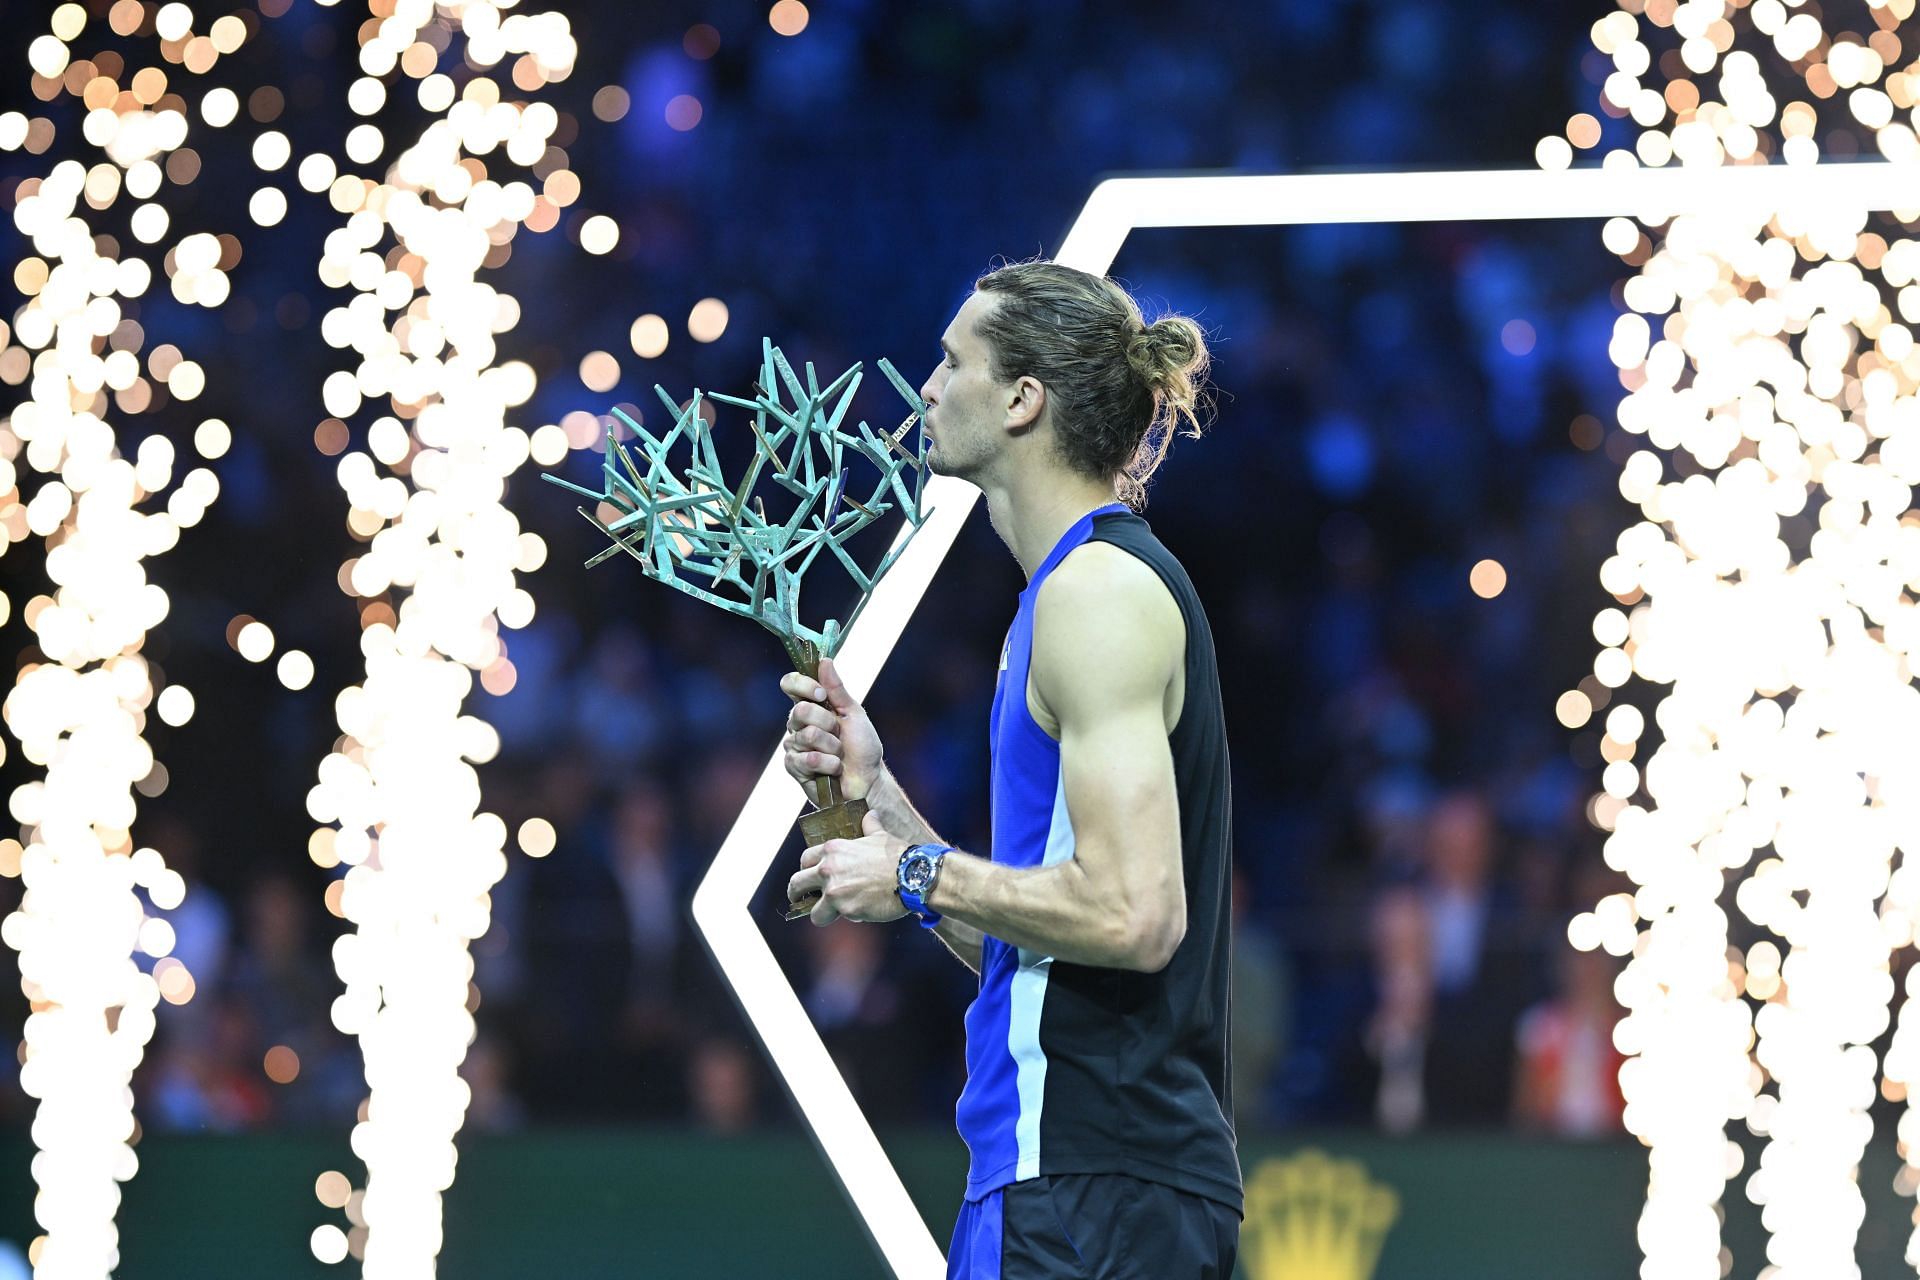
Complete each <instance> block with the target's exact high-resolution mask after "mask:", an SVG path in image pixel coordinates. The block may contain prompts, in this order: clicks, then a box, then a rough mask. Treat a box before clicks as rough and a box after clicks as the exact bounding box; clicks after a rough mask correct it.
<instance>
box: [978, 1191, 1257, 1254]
mask: <svg viewBox="0 0 1920 1280" xmlns="http://www.w3.org/2000/svg"><path fill="white" fill-rule="evenodd" d="M1239 1245H1240V1215H1239V1214H1237V1213H1235V1212H1234V1211H1233V1210H1232V1209H1231V1208H1229V1207H1228V1206H1226V1205H1224V1204H1221V1203H1220V1202H1219V1201H1217V1200H1209V1199H1207V1198H1206V1197H1204V1196H1196V1195H1191V1194H1189V1193H1187V1192H1185V1191H1176V1190H1175V1189H1174V1188H1172V1187H1169V1186H1164V1185H1162V1184H1161V1183H1158V1182H1147V1181H1144V1180H1142V1179H1140V1178H1134V1177H1129V1176H1128V1175H1127V1174H1124V1173H1068V1174H1055V1175H1054V1176H1052V1177H1046V1178H1029V1179H1028V1180H1027V1181H1025V1182H1014V1183H1010V1184H1008V1185H1007V1186H1004V1187H1002V1188H1000V1189H999V1190H998V1191H994V1192H990V1193H988V1194H987V1195H985V1196H983V1197H981V1198H980V1199H978V1200H969V1201H968V1202H966V1203H965V1204H963V1205H961V1206H960V1220H959V1221H958V1222H956V1223H955V1224H954V1228H953V1247H952V1249H951V1250H950V1251H949V1252H948V1254H947V1277H948V1280H1229V1277H1231V1276H1232V1275H1233V1260H1234V1255H1235V1253H1236V1252H1237V1251H1238V1249H1239Z"/></svg>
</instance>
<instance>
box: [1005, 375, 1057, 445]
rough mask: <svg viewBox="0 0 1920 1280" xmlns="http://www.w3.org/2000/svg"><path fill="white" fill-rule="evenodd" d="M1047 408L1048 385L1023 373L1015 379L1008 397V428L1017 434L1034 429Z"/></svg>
mask: <svg viewBox="0 0 1920 1280" xmlns="http://www.w3.org/2000/svg"><path fill="white" fill-rule="evenodd" d="M1046 408H1047V389H1046V387H1045V386H1044V385H1042V383H1041V382H1040V380H1039V379H1038V378H1035V377H1033V376H1031V375H1029V374H1022V375H1021V376H1020V377H1018V378H1016V379H1015V380H1014V383H1013V391H1012V393H1011V394H1010V395H1009V396H1008V397H1007V430H1008V431H1011V432H1013V433H1015V434H1016V435H1017V434H1022V433H1024V432H1027V431H1031V430H1033V428H1035V427H1037V426H1039V425H1040V415H1041V414H1042V413H1044V412H1046Z"/></svg>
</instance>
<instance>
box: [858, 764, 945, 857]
mask: <svg viewBox="0 0 1920 1280" xmlns="http://www.w3.org/2000/svg"><path fill="white" fill-rule="evenodd" d="M866 799H867V808H868V809H870V810H872V811H873V812H874V813H876V814H878V815H879V816H880V825H881V826H883V827H885V828H886V829H887V830H889V831H891V832H892V833H893V834H894V835H896V836H899V837H900V838H901V839H902V840H905V841H906V842H907V843H909V844H945V843H946V841H944V840H942V839H941V838H940V837H939V835H937V834H936V833H935V832H934V829H933V828H932V827H930V826H928V825H927V820H926V819H925V818H923V817H921V816H920V811H919V810H918V809H915V808H914V807H913V801H911V800H909V799H907V793H906V791H905V790H903V789H902V788H901V786H900V783H899V781H898V780H897V779H895V778H894V776H893V771H892V770H891V769H882V770H881V771H880V777H879V779H878V780H877V781H876V782H875V783H874V784H873V788H872V789H871V790H870V791H868V792H867V797H866Z"/></svg>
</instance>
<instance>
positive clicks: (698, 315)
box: [687, 298, 727, 342]
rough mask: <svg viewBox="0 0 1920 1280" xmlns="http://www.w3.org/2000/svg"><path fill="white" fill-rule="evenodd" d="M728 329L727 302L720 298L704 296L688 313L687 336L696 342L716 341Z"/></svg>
mask: <svg viewBox="0 0 1920 1280" xmlns="http://www.w3.org/2000/svg"><path fill="white" fill-rule="evenodd" d="M726 331H727V304H726V303H724V302H722V301H720V299H718V298H702V299H700V301H698V302H696V303H694V304H693V310H692V311H691V312H689V313H688V314H687V336H688V337H690V338H692V339H693V340H694V341H695V342H716V341H718V340H719V338H720V335H721V334H723V333H725V332H726Z"/></svg>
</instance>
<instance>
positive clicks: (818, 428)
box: [545, 339, 928, 918]
mask: <svg viewBox="0 0 1920 1280" xmlns="http://www.w3.org/2000/svg"><path fill="white" fill-rule="evenodd" d="M878 363H879V366H880V371H881V372H882V373H884V374H886V376H887V380H888V381H890V382H891V383H893V386H894V389H895V390H897V391H898V392H899V393H900V395H901V396H902V397H903V398H904V399H905V400H906V402H907V405H908V407H909V409H910V412H909V413H908V414H907V417H906V420H905V421H904V422H902V423H901V424H900V425H899V426H898V427H897V428H895V429H894V430H893V431H892V432H884V431H875V430H873V429H872V428H871V427H869V426H868V425H867V424H866V423H865V422H861V423H860V424H858V426H857V427H856V428H855V429H854V430H853V431H847V430H844V429H843V428H842V426H841V423H842V422H843V421H844V419H845V418H846V414H847V409H848V407H849V406H850V405H851V404H852V403H853V395H854V392H855V391H857V390H858V389H859V387H860V379H861V371H860V366H859V365H858V364H856V365H854V366H853V368H851V369H848V370H847V371H846V372H845V373H843V374H841V375H840V376H839V377H837V378H835V379H834V380H833V381H832V382H831V383H829V384H828V385H827V386H825V387H822V386H821V385H820V383H819V380H818V379H817V378H816V376H815V374H814V369H813V364H812V363H811V362H808V364H807V365H806V380H805V382H802V381H801V379H800V377H799V375H797V374H796V373H795V372H794V370H793V367H792V366H791V365H790V364H788V362H787V358H786V357H785V356H784V355H782V354H781V352H780V348H778V347H776V346H774V345H773V343H772V342H771V341H770V340H765V339H763V340H762V342H761V363H760V376H759V378H758V379H757V380H756V381H755V382H754V387H753V390H754V396H753V399H751V400H746V399H741V398H738V397H735V396H726V395H721V394H719V393H717V392H714V393H709V394H707V395H705V397H704V398H706V399H711V400H715V401H718V402H719V403H721V404H727V405H734V406H737V407H739V408H742V409H748V410H751V411H752V414H753V417H752V419H751V422H750V424H749V425H750V426H751V427H752V429H753V437H754V453H753V459H752V461H751V462H749V463H748V464H747V467H746V471H745V474H744V475H743V476H742V477H741V480H740V483H739V484H738V485H732V484H728V483H727V481H726V479H725V477H724V476H723V475H722V472H721V465H720V457H719V453H718V452H717V451H716V449H715V448H714V441H713V423H712V422H710V421H709V420H708V418H707V417H706V416H705V415H704V414H703V413H702V403H701V402H702V399H703V393H702V392H700V391H699V390H698V389H695V391H694V393H693V398H692V399H691V400H689V401H688V402H687V403H686V405H685V406H684V407H682V406H678V405H676V404H675V403H674V401H673V398H672V397H671V396H669V395H668V394H667V392H666V390H665V388H662V387H658V386H656V387H655V388H654V391H655V393H656V394H657V395H658V396H659V397H660V400H661V402H662V403H663V404H665V405H666V407H667V412H668V414H670V415H671V416H672V418H673V427H672V429H671V430H669V431H667V432H666V434H664V435H662V436H655V435H653V434H652V433H651V432H649V431H647V429H646V428H644V427H642V426H641V425H640V423H638V422H636V421H635V420H634V419H633V418H631V417H629V416H628V415H627V414H626V413H624V412H622V411H621V410H619V409H615V410H614V411H613V413H614V416H615V417H617V418H619V419H620V421H622V422H624V423H625V424H626V425H627V426H628V427H629V428H631V429H632V431H633V434H634V438H635V443H636V444H637V445H638V446H639V451H640V453H641V454H642V460H641V462H640V463H636V461H635V458H634V455H633V452H632V451H631V450H630V449H629V448H628V447H627V446H626V445H625V444H623V443H621V442H620V441H619V440H618V439H617V438H616V437H615V435H614V433H613V431H612V430H611V429H609V431H608V432H607V456H606V461H605V463H604V464H603V465H602V467H601V479H602V485H603V487H602V489H601V491H600V492H598V493H596V492H594V491H593V490H591V489H587V488H584V487H582V486H580V485H577V484H572V483H570V482H568V481H566V480H562V479H561V478H560V477H559V476H556V475H552V474H546V475H545V478H546V479H547V480H550V481H552V482H553V483H554V484H557V485H559V486H560V487H561V488H563V489H570V490H572V491H573V492H574V493H577V494H579V495H581V496H582V497H585V498H590V499H592V500H593V501H594V503H595V509H593V510H589V509H588V508H585V507H581V508H579V511H580V514H581V515H583V516H585V517H586V518H587V520H588V521H590V522H591V523H592V524H593V526H594V527H595V528H596V529H598V530H600V532H601V533H603V534H605V535H606V536H607V537H608V538H609V539H611V541H612V544H613V545H611V546H609V547H607V548H606V549H605V550H603V551H601V552H599V553H598V554H597V555H594V556H593V557H591V558H590V559H588V560H587V562H586V566H587V568H589V569H591V568H592V567H593V566H595V565H597V564H600V563H602V562H603V561H606V560H609V559H612V558H613V557H614V556H617V555H619V554H620V553H621V552H623V551H624V552H626V553H627V554H628V555H630V556H632V557H633V558H634V559H635V560H638V561H639V562H640V568H641V570H642V571H643V572H645V574H646V575H647V576H648V577H649V578H652V579H654V580H655V581H657V582H663V583H666V584H667V585H668V586H671V587H674V588H676V589H677V590H680V591H684V592H686V593H687V594H688V595H690V596H693V597H695V598H696V599H700V600H705V601H706V602H707V603H708V604H712V605H717V606H719V607H720V608H722V609H725V610H726V611H727V612H729V613H737V614H740V615H741V616H743V617H748V618H752V619H753V620H754V621H755V622H758V623H759V624H760V625H761V626H763V627H765V628H766V629H767V630H769V631H771V632H773V634H774V635H776V636H778V637H780V642H781V643H782V644H783V645H785V646H786V650H787V656H788V657H789V658H791V659H792V661H793V669H794V670H796V671H799V672H802V673H803V674H805V675H807V676H809V677H812V678H815V679H817V678H819V674H820V659H821V658H822V657H828V658H831V657H833V656H834V655H835V654H836V653H837V652H838V651H839V647H840V642H841V641H842V640H843V639H844V638H845V637H846V634H847V631H848V629H849V628H851V627H852V626H853V624H854V622H855V620H856V619H858V618H859V616H860V611H861V610H862V609H864V608H865V607H866V604H867V601H869V600H871V599H872V598H873V590H874V586H875V584H877V583H878V582H879V581H880V578H881V575H883V574H884V573H886V571H887V570H888V569H890V568H892V567H893V564H894V562H895V561H896V560H898V559H899V558H900V555H901V553H902V552H904V551H905V550H906V548H907V543H908V542H910V541H912V538H913V535H914V534H916V533H918V532H919V531H920V527H921V525H922V524H924V523H925V521H926V518H927V514H928V513H927V511H926V510H925V509H924V508H923V507H922V505H921V492H922V488H923V486H924V482H925V479H926V473H927V463H926V442H925V439H924V438H922V439H921V440H920V441H919V442H918V447H917V449H916V450H914V451H909V450H908V448H907V446H906V445H904V444H903V443H902V440H903V439H904V438H905V437H906V435H907V433H908V432H909V431H911V430H912V429H913V428H914V427H915V426H916V425H918V423H919V421H920V417H921V415H922V414H923V413H924V412H925V411H926V405H925V403H924V402H922V401H921V399H920V397H919V395H918V394H917V393H916V392H915V391H914V390H913V388H912V387H910V386H908V385H907V382H906V380H905V379H903V378H902V377H901V376H900V374H899V372H898V371H897V370H895V369H894V367H893V366H892V365H891V364H889V363H888V362H887V361H885V360H881V361H879V362H878ZM782 391H784V392H785V393H786V397H787V398H786V400H785V401H784V402H783V400H782V397H781V393H782ZM682 445H684V446H685V457H686V459H687V461H686V464H685V465H684V466H676V464H675V463H674V461H673V460H672V455H673V452H674V450H675V449H676V447H678V446H682ZM848 454H857V455H859V456H860V457H861V458H864V459H865V460H866V462H867V463H869V464H871V467H872V469H873V470H874V471H875V472H877V473H878V479H877V480H876V481H875V483H874V484H873V486H872V488H871V490H870V491H869V492H868V496H867V499H866V501H864V502H862V501H860V500H859V499H857V498H855V497H854V496H853V494H852V492H850V491H849V487H848V486H849V479H850V474H851V468H850V467H849V466H847V465H846V463H847V461H848V459H847V455H848ZM908 470H911V471H912V473H913V482H912V486H911V492H909V487H908V484H907V482H906V478H905V474H904V473H905V472H907V471H908ZM769 471H770V472H771V479H772V482H773V484H775V485H777V486H778V487H779V488H780V489H783V490H785V491H786V492H787V493H788V494H791V495H792V496H793V499H794V500H795V501H794V505H793V508H792V510H791V511H790V512H788V513H787V514H785V515H784V516H782V515H781V514H780V513H779V512H778V511H776V512H775V513H774V514H773V515H772V516H769V515H768V512H767V509H766V504H765V501H764V500H763V498H762V497H760V496H757V495H755V494H754V492H753V490H754V486H755V485H756V484H757V483H759V482H760V481H761V479H762V478H763V475H765V474H766V473H768V472H769ZM888 494H891V495H892V496H893V497H894V498H896V499H897V500H898V503H899V506H900V511H901V514H903V515H904V516H905V517H906V520H907V523H908V525H909V526H910V527H909V529H908V531H907V536H906V538H903V539H901V541H900V543H899V545H898V546H896V547H894V548H893V549H892V550H891V551H889V552H888V553H887V555H886V557H885V558H884V559H883V560H881V562H880V564H879V566H878V567H877V568H875V569H874V570H873V572H872V573H867V572H866V571H865V570H863V569H862V568H861V567H860V565H859V563H858V562H856V561H855V560H854V558H853V557H852V555H850V554H849V553H848V551H847V546H846V544H847V542H848V541H849V540H850V539H851V538H853V537H854V535H856V534H858V533H859V532H861V531H862V530H863V529H865V528H867V526H869V525H871V524H873V523H874V522H875V521H876V520H879V519H880V518H881V517H882V516H884V515H886V514H887V512H889V511H891V510H892V509H893V504H892V503H890V502H888V501H887V495H888ZM601 504H604V505H605V506H606V507H611V508H612V509H613V510H614V512H616V513H617V514H615V515H614V516H613V517H612V518H609V519H603V518H602V515H601V514H600V508H601ZM822 552H826V553H828V554H829V555H831V557H832V558H833V559H835V560H837V561H839V563H840V564H841V566H842V567H843V568H845V569H846V571H847V573H848V575H849V576H851V577H852V579H853V581H854V585H855V586H857V587H858V588H859V589H860V595H859V599H858V600H857V601H856V602H855V603H854V607H853V609H852V611H851V612H849V613H848V615H847V618H846V621H844V622H841V621H839V620H837V619H833V618H829V619H827V620H826V622H825V623H824V624H822V626H821V627H820V629H819V630H817V631H816V630H814V629H813V628H811V627H809V626H807V625H806V624H805V623H804V622H802V621H801V620H800V583H801V579H802V578H804V577H805V576H806V573H807V570H808V569H809V568H810V567H811V566H812V565H813V564H814V562H815V561H816V560H818V559H819V557H820V555H821V553H822ZM822 781H823V782H824V783H825V799H826V803H825V804H824V805H822V806H821V807H820V808H818V809H815V810H814V811H813V812H811V813H807V814H803V815H802V816H801V818H800V831H801V834H802V835H803V836H805V837H806V841H807V844H808V845H809V846H812V845H817V844H821V843H823V842H824V841H827V840H832V839H847V840H857V839H859V838H860V836H861V834H862V832H861V819H862V818H864V817H865V816H866V812H867V802H866V801H865V800H847V799H845V798H843V797H842V796H841V794H840V780H839V779H838V778H835V777H831V776H829V777H826V778H824V779H822ZM789 918H794V917H793V916H791V915H790V917H789Z"/></svg>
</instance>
